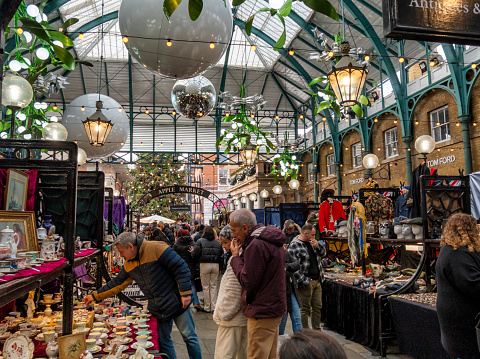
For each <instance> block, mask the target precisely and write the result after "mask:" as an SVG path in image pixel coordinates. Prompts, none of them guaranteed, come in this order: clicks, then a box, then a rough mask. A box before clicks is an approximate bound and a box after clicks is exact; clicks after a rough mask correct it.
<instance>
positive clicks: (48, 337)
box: [43, 332, 56, 344]
mask: <svg viewBox="0 0 480 359" xmlns="http://www.w3.org/2000/svg"><path fill="white" fill-rule="evenodd" d="M55 334H56V333H55V332H46V333H43V340H44V341H45V343H46V344H48V343H50V342H54V341H55Z"/></svg>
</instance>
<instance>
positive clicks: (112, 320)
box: [108, 317, 117, 325]
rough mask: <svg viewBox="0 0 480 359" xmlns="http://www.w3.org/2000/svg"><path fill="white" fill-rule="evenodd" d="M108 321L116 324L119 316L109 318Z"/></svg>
mask: <svg viewBox="0 0 480 359" xmlns="http://www.w3.org/2000/svg"><path fill="white" fill-rule="evenodd" d="M108 323H109V324H110V325H115V324H116V323H117V317H110V318H108Z"/></svg>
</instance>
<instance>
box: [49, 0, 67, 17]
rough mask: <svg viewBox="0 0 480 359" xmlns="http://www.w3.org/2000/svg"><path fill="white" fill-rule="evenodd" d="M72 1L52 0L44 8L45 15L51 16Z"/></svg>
mask: <svg viewBox="0 0 480 359" xmlns="http://www.w3.org/2000/svg"><path fill="white" fill-rule="evenodd" d="M69 1H70V0H50V1H48V2H47V5H45V7H44V8H43V13H44V14H45V15H49V14H51V13H52V12H54V11H55V10H57V9H59V8H60V7H61V6H63V5H65V4H66V3H67V2H69Z"/></svg>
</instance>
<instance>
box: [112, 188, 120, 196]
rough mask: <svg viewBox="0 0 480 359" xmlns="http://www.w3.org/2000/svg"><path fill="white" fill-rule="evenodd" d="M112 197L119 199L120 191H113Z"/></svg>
mask: <svg viewBox="0 0 480 359" xmlns="http://www.w3.org/2000/svg"><path fill="white" fill-rule="evenodd" d="M113 195H114V196H115V197H120V191H119V190H118V189H116V190H114V191H113Z"/></svg>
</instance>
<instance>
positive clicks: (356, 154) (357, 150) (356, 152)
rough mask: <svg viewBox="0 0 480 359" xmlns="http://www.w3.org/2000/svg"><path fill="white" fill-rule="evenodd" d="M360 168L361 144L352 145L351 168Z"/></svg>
mask: <svg viewBox="0 0 480 359" xmlns="http://www.w3.org/2000/svg"><path fill="white" fill-rule="evenodd" d="M359 167H362V143H361V142H357V143H354V144H353V145H352V168H359Z"/></svg>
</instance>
